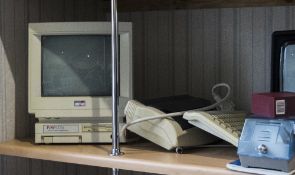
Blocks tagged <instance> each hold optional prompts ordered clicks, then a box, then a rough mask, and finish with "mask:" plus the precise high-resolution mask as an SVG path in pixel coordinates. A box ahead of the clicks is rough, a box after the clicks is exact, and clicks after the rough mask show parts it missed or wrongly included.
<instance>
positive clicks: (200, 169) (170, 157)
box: [0, 140, 237, 175]
mask: <svg viewBox="0 0 295 175" xmlns="http://www.w3.org/2000/svg"><path fill="white" fill-rule="evenodd" d="M121 149H122V152H124V153H125V154H124V155H123V156H119V157H112V156H110V155H109V153H110V151H111V145H35V144H33V143H32V142H31V141H29V140H12V141H8V142H5V143H2V144H0V154H2V155H8V156H17V157H26V158H32V159H42V160H50V161H57V162H66V163H74V164H83V165H91V166H98V167H108V168H118V169H125V170H132V171H141V172H150V173H159V174H171V175H182V174H183V175H190V174H196V175H198V174H202V175H203V174H212V175H213V174H215V175H218V174H237V172H234V171H229V170H227V169H226V168H225V165H226V163H228V162H230V161H232V160H235V159H237V156H236V149H235V148H233V147H229V148H199V149H195V150H193V151H187V153H185V154H176V153H174V152H168V151H165V150H163V149H161V148H159V147H158V146H155V145H152V144H150V143H141V144H128V145H122V147H121Z"/></svg>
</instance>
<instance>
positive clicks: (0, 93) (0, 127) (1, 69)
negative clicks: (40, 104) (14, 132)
mask: <svg viewBox="0 0 295 175" xmlns="http://www.w3.org/2000/svg"><path fill="white" fill-rule="evenodd" d="M3 18H4V6H3V1H0V34H1V38H0V97H1V100H0V114H1V116H0V142H2V141H4V140H5V135H6V128H5V124H6V121H5V120H6V116H5V78H4V75H5V65H4V52H5V50H4V45H3V39H4V38H3V37H2V36H3V31H4V30H3V28H4V24H3ZM1 162H3V159H1Z"/></svg>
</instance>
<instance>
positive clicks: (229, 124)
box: [183, 111, 246, 147]
mask: <svg viewBox="0 0 295 175" xmlns="http://www.w3.org/2000/svg"><path fill="white" fill-rule="evenodd" d="M245 116H246V113H244V112H241V111H232V112H223V111H206V112H201V111H200V112H195V111H193V112H186V113H185V114H184V115H183V118H184V119H186V120H188V121H189V123H191V124H192V125H194V126H196V127H198V128H200V129H202V130H205V131H207V132H209V133H211V134H213V135H215V136H217V137H219V138H221V139H223V140H225V141H227V142H229V143H231V144H233V145H235V146H236V147H237V146H238V142H239V138H240V135H241V132H242V129H243V126H244V122H245Z"/></svg>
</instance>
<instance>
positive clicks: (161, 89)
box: [157, 11, 177, 96]
mask: <svg viewBox="0 0 295 175" xmlns="http://www.w3.org/2000/svg"><path fill="white" fill-rule="evenodd" d="M157 26H158V33H159V35H158V36H159V37H158V66H159V68H158V82H157V83H158V93H159V96H171V95H173V93H174V92H173V89H172V88H171V87H173V85H174V83H173V76H174V73H173V60H172V58H173V56H172V42H171V41H172V27H173V26H172V13H171V12H169V11H161V12H158V24H157ZM176 71H177V70H176ZM176 71H174V72H176Z"/></svg>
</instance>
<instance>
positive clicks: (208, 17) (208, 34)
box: [202, 9, 219, 99]
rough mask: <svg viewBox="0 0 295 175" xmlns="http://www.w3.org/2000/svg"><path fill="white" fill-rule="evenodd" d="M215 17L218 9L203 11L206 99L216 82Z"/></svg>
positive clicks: (216, 34)
mask: <svg viewBox="0 0 295 175" xmlns="http://www.w3.org/2000/svg"><path fill="white" fill-rule="evenodd" d="M217 19H218V10H216V9H210V10H206V11H204V26H203V27H204V33H203V35H204V48H203V49H204V55H203V60H202V61H203V62H204V72H203V76H204V78H203V85H204V90H203V93H204V94H205V97H206V98H207V99H211V88H212V86H213V85H214V84H215V83H216V82H217V77H216V73H217V72H218V70H219V68H218V65H217V64H216V63H217V59H218V58H217V55H218V50H217V48H216V47H217V44H218V39H219V36H218V33H217V28H218V25H217V22H218V21H217Z"/></svg>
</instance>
